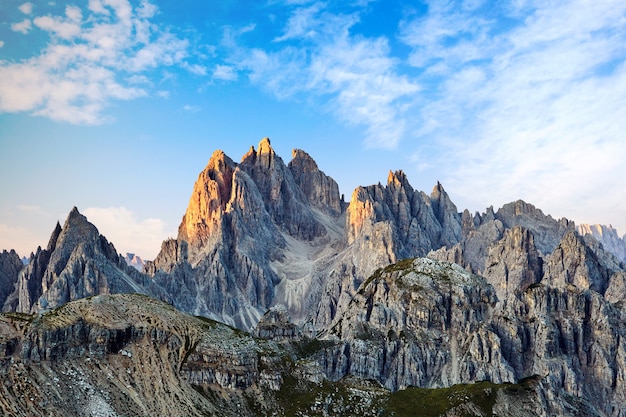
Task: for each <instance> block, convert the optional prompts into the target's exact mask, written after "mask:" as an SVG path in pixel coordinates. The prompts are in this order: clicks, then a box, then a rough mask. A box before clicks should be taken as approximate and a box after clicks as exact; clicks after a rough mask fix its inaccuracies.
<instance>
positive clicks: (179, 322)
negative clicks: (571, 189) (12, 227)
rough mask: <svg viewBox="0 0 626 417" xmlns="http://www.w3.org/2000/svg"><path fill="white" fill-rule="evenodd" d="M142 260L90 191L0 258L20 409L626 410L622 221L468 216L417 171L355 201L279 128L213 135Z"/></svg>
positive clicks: (13, 407)
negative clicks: (91, 203)
mask: <svg viewBox="0 0 626 417" xmlns="http://www.w3.org/2000/svg"><path fill="white" fill-rule="evenodd" d="M132 259H133V257H132V256H131V255H130V254H129V255H127V256H126V257H125V256H121V255H119V254H118V253H117V251H116V250H115V247H114V246H113V244H112V243H110V242H108V240H107V239H106V238H105V237H104V236H102V235H101V234H100V233H99V232H98V230H97V228H96V226H94V225H93V224H91V223H90V222H89V221H88V220H87V218H85V216H83V215H82V214H80V212H79V211H78V209H77V208H74V209H73V210H72V211H71V212H70V214H69V215H68V217H67V219H66V221H65V222H64V224H63V226H61V224H60V223H57V225H56V226H55V228H54V230H53V232H52V234H51V237H50V240H49V242H48V245H47V246H46V247H45V249H42V248H41V247H40V248H38V249H37V251H36V252H34V253H33V254H32V255H31V256H30V259H29V262H28V264H27V265H24V264H23V263H22V261H21V259H20V258H19V256H18V255H17V254H16V253H15V252H14V251H10V252H7V251H4V252H3V253H2V254H0V305H3V311H5V312H6V313H4V314H3V316H2V318H1V320H0V346H2V347H3V349H0V352H4V353H3V354H2V353H0V373H2V374H3V375H4V376H5V378H4V379H5V381H6V382H5V384H4V386H3V388H2V389H3V390H4V391H3V399H2V400H0V408H2V409H3V411H4V413H5V414H8V415H11V414H13V415H37V416H39V415H41V416H43V415H49V413H52V414H53V415H57V414H58V415H107V416H108V415H111V416H117V415H152V414H154V413H158V412H161V413H163V412H165V413H167V414H169V415H236V414H237V415H354V414H355V413H358V414H363V415H414V413H415V412H416V411H415V410H418V409H420V408H419V407H422V406H427V407H426V408H427V409H428V410H430V411H428V412H431V411H432V412H433V413H435V414H432V415H449V416H452V415H459V416H460V415H520V416H522V415H545V416H552V415H571V416H575V415H589V416H592V415H593V416H596V415H598V416H615V417H624V416H626V386H625V382H626V346H625V344H624V340H626V339H625V337H626V328H625V326H624V319H625V318H626V305H625V303H624V299H625V298H626V266H625V263H626V236H625V237H622V238H620V237H619V236H618V235H617V232H616V231H615V229H613V228H612V227H610V226H600V225H593V226H592V225H578V226H576V225H575V224H574V222H572V221H569V220H567V219H565V218H562V219H558V220H557V219H554V218H552V217H551V216H549V215H545V214H544V213H543V212H542V211H541V210H540V209H538V208H536V207H534V206H533V205H531V204H529V203H526V202H524V201H521V200H518V201H515V202H512V203H509V204H506V205H504V206H503V207H501V208H499V209H498V210H494V209H493V207H490V208H487V209H486V211H485V212H483V213H474V214H472V213H470V212H469V211H468V210H464V211H459V210H458V209H457V207H456V205H455V204H454V203H453V202H452V200H451V199H450V197H449V195H448V194H447V193H446V191H445V190H444V188H443V186H442V185H441V184H440V183H437V184H436V185H435V186H434V188H433V190H432V192H431V193H430V194H426V193H425V192H422V191H418V190H415V189H413V188H412V186H411V185H410V184H409V181H408V179H407V177H406V175H405V174H404V173H403V172H402V171H395V172H390V173H389V175H388V178H387V182H386V184H384V185H383V184H381V183H379V184H376V185H370V186H366V187H357V188H356V189H355V190H354V192H353V193H352V196H351V198H350V201H345V199H344V197H343V196H342V195H340V193H339V187H338V185H337V183H336V182H335V181H334V180H333V179H332V178H330V177H329V176H327V175H326V174H324V172H322V171H321V170H320V169H319V168H318V166H317V164H316V162H315V161H314V160H313V159H312V158H311V156H310V155H308V154H307V153H306V152H305V151H303V150H299V149H296V150H294V151H293V153H292V159H291V161H290V162H289V163H288V164H285V163H284V162H283V160H282V158H281V157H280V156H278V155H277V154H276V153H275V152H274V150H273V148H272V147H271V143H270V140H269V139H267V138H265V139H263V140H262V141H261V142H260V143H259V144H258V146H257V147H256V148H254V147H251V148H250V150H249V151H248V152H247V153H245V154H244V156H243V157H242V159H241V161H240V162H239V163H236V162H234V161H233V160H232V159H231V158H230V157H228V156H227V155H225V154H224V153H223V152H222V151H216V152H214V153H213V155H212V156H211V158H210V160H209V162H208V164H207V166H206V167H205V169H204V170H203V171H202V172H201V173H200V175H199V176H198V179H197V181H196V183H195V184H194V187H193V191H192V193H191V197H190V199H189V204H188V206H187V210H186V212H185V214H184V216H183V218H182V221H181V223H180V226H179V229H178V236H177V237H176V239H168V240H166V241H164V242H163V244H162V246H161V251H160V252H159V254H158V256H157V257H156V258H155V259H154V260H152V261H148V262H146V263H145V265H144V266H143V271H138V270H137V268H136V265H135V266H131V265H130V263H132ZM137 259H138V258H136V257H135V260H136V261H137V262H138V260H137ZM111 294H118V295H111ZM138 294H141V295H138ZM118 362H119V363H118ZM16 364H17V365H16ZM24 381H30V382H24ZM72 387H73V388H72ZM76 387H78V388H79V391H80V393H81V394H80V395H79V394H77V393H76V389H77V388H76ZM81 390H82V391H81ZM25 392H29V393H30V394H24V393H25ZM153 393H155V395H157V396H158V398H159V399H158V401H153V402H151V401H150V398H151V395H153ZM71 395H78V397H77V398H79V399H80V401H76V402H75V403H72V404H69V405H68V404H65V403H64V400H63V399H64V397H65V396H71ZM293 398H298V399H299V400H297V401H292V400H291V399H293ZM64 404H65V405H64ZM409 404H412V406H411V407H412V408H411V409H408V410H407V409H403V407H407V406H408V405H409ZM25 410H26V411H25ZM172 410H177V411H172ZM411 410H413V411H411ZM421 412H422V413H424V414H423V415H428V414H425V413H427V411H421ZM403 413H408V414H403Z"/></svg>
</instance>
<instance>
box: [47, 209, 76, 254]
mask: <svg viewBox="0 0 626 417" xmlns="http://www.w3.org/2000/svg"><path fill="white" fill-rule="evenodd" d="M74 209H76V207H74ZM73 211H74V210H72V212H73ZM76 212H77V213H78V209H76ZM61 230H62V228H61V223H59V222H58V221H57V224H56V226H55V227H54V230H53V231H52V235H50V240H48V246H47V248H46V249H47V250H48V251H49V252H52V251H53V250H54V248H55V246H56V244H57V240H58V239H59V235H60V234H61Z"/></svg>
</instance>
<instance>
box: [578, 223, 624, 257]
mask: <svg viewBox="0 0 626 417" xmlns="http://www.w3.org/2000/svg"><path fill="white" fill-rule="evenodd" d="M576 230H577V231H578V233H580V234H581V235H582V236H585V235H591V236H593V238H594V239H596V240H597V241H598V242H600V243H601V244H602V246H603V247H604V249H605V250H607V251H609V252H611V253H613V254H614V255H615V256H616V257H617V259H619V260H620V261H622V262H626V235H624V236H622V237H621V238H620V237H619V236H618V234H617V230H615V229H614V228H613V226H610V225H609V226H605V225H601V224H581V225H578V226H577V228H576Z"/></svg>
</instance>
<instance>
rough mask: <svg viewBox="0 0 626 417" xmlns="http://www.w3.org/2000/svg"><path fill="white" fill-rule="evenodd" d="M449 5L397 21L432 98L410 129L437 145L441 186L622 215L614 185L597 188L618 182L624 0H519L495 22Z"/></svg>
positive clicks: (480, 198) (478, 197)
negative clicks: (522, 0) (443, 170)
mask: <svg viewBox="0 0 626 417" xmlns="http://www.w3.org/2000/svg"><path fill="white" fill-rule="evenodd" d="M455 6H458V5H457V4H456V3H455V4H448V6H447V7H450V9H449V10H448V9H445V10H441V9H436V8H434V10H433V11H432V14H428V15H426V16H423V17H420V18H418V19H415V20H413V21H408V22H405V23H404V25H403V30H404V31H403V40H404V41H405V42H406V43H407V44H408V45H410V46H411V47H412V48H413V52H412V54H411V57H410V62H411V64H412V65H415V66H416V67H419V68H420V69H422V70H423V73H422V74H423V75H422V76H421V77H422V78H421V81H422V85H425V86H427V88H428V89H429V91H428V92H429V94H430V95H429V97H424V101H425V102H426V100H431V101H429V102H428V106H425V107H424V109H423V110H421V111H419V113H418V114H417V117H418V119H419V120H422V121H423V123H422V127H421V129H419V130H418V131H417V132H418V134H419V136H418V137H419V138H420V139H421V140H422V141H426V142H428V143H432V142H433V141H437V142H439V143H440V144H441V145H442V146H443V147H444V148H445V149H447V150H446V151H442V152H439V155H438V157H437V163H438V164H439V165H440V166H445V167H448V168H449V169H448V170H447V172H449V174H448V179H447V181H448V188H449V191H453V193H454V194H455V195H457V196H459V197H460V198H461V199H462V200H464V201H465V202H467V203H470V204H471V205H472V206H474V207H478V205H479V204H480V203H482V202H489V201H493V198H494V196H498V197H499V198H500V199H501V201H499V202H497V203H503V202H507V201H511V200H513V199H516V198H520V197H521V198H525V199H528V200H531V202H533V203H535V204H537V205H539V206H540V207H542V208H544V209H545V210H547V211H549V212H552V213H553V214H554V215H556V216H561V215H563V216H568V217H573V218H582V217H584V218H586V221H590V220H589V217H590V216H593V215H594V214H597V215H598V216H599V215H600V212H601V209H604V210H605V208H606V207H615V215H616V216H617V217H620V218H624V217H626V209H625V208H624V207H623V204H620V201H621V200H623V195H622V196H620V195H619V193H614V192H600V191H599V188H601V189H604V190H611V189H613V190H619V189H622V188H623V185H622V184H621V183H622V179H621V178H622V176H623V175H622V171H623V161H625V160H626V147H625V146H623V138H622V136H623V132H624V129H626V118H624V117H623V116H622V115H621V113H623V109H624V108H625V106H626V67H625V60H626V50H625V48H624V45H625V44H626V23H625V21H624V15H625V14H626V5H619V6H618V5H617V4H616V3H614V2H600V3H594V4H589V3H588V2H584V1H562V2H549V3H545V2H537V3H532V2H527V3H526V4H525V8H524V9H523V10H522V9H516V10H513V9H511V10H508V11H505V12H506V13H504V14H502V15H500V16H499V18H506V19H507V23H506V24H504V23H503V22H502V21H499V20H498V17H497V16H490V15H488V14H486V13H488V12H486V11H485V10H483V9H479V10H478V11H476V10H469V11H467V10H465V11H464V10H463V9H462V8H461V7H455ZM438 7H439V6H438ZM501 12H502V11H501ZM503 28H504V29H503ZM599 186H600V187H599ZM565 201H566V202H570V203H569V204H568V207H567V213H565V212H563V202H565ZM574 201H577V204H573V203H571V202H574ZM621 203H623V201H621ZM598 218H599V217H598ZM598 221H599V220H598ZM604 221H607V222H608V221H610V219H605V220H604ZM622 227H623V226H622Z"/></svg>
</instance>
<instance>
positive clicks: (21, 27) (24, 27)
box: [11, 19, 33, 34]
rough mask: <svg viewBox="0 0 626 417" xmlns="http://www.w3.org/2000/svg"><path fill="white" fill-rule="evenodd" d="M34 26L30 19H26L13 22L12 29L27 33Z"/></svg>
mask: <svg viewBox="0 0 626 417" xmlns="http://www.w3.org/2000/svg"><path fill="white" fill-rule="evenodd" d="M32 28H33V24H32V23H31V21H30V20H29V19H24V20H22V21H21V22H19V23H13V24H12V25H11V30H12V31H14V32H21V33H23V34H27V33H28V32H29V31H30V30H31V29H32Z"/></svg>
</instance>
